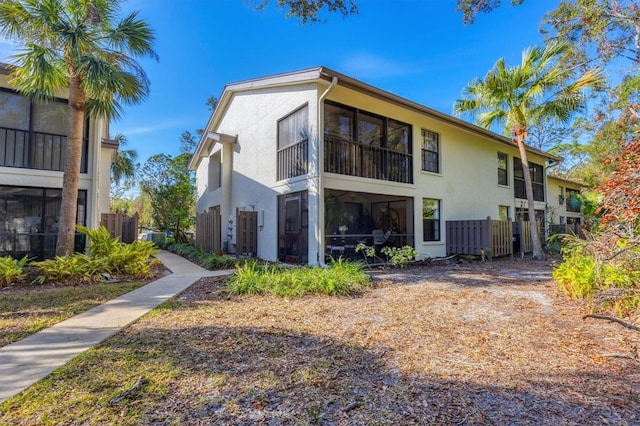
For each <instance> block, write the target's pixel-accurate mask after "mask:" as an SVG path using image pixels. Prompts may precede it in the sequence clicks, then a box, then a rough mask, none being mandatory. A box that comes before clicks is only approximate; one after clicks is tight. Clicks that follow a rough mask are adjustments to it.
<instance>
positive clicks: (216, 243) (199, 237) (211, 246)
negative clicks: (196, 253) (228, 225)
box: [196, 209, 221, 254]
mask: <svg viewBox="0 0 640 426" xmlns="http://www.w3.org/2000/svg"><path fill="white" fill-rule="evenodd" d="M196 248H199V249H200V250H202V251H205V252H208V253H216V254H217V253H220V249H221V247H220V213H219V210H218V209H214V210H212V211H209V212H203V213H198V214H197V215H196Z"/></svg>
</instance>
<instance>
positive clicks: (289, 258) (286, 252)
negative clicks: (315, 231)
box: [278, 192, 309, 263]
mask: <svg viewBox="0 0 640 426" xmlns="http://www.w3.org/2000/svg"><path fill="white" fill-rule="evenodd" d="M306 195H307V193H306V192H297V193H294V194H287V195H281V196H280V197H281V198H280V203H279V204H280V212H279V213H280V214H279V216H280V220H279V221H278V222H279V228H280V229H279V232H278V234H279V236H280V238H279V242H278V257H279V259H280V260H281V261H283V262H287V263H307V262H308V253H309V248H308V247H307V234H308V232H309V231H308V225H307V224H308V211H307V199H306Z"/></svg>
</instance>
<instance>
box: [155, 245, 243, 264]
mask: <svg viewBox="0 0 640 426" xmlns="http://www.w3.org/2000/svg"><path fill="white" fill-rule="evenodd" d="M166 249H167V250H168V251H170V252H172V253H175V254H177V255H179V256H182V257H184V258H185V259H189V260H191V261H192V262H194V263H197V264H198V265H200V266H202V267H203V268H206V269H229V268H233V267H235V266H236V264H237V263H238V260H237V259H235V258H233V257H229V256H220V255H217V254H215V253H205V252H203V251H202V250H199V249H197V248H195V247H194V246H193V245H191V244H188V243H175V244H170V245H168V246H167V247H166Z"/></svg>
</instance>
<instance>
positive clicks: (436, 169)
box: [422, 129, 440, 173]
mask: <svg viewBox="0 0 640 426" xmlns="http://www.w3.org/2000/svg"><path fill="white" fill-rule="evenodd" d="M422 170H424V171H426V172H433V173H440V136H439V135H438V134H437V133H434V132H431V131H429V130H424V129H422Z"/></svg>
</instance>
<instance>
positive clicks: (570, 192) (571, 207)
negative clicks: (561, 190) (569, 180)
mask: <svg viewBox="0 0 640 426" xmlns="http://www.w3.org/2000/svg"><path fill="white" fill-rule="evenodd" d="M566 194H567V199H566V203H567V211H568V212H573V213H580V207H582V203H581V202H580V198H579V197H578V194H580V191H578V190H577V189H569V188H567V190H566Z"/></svg>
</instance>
